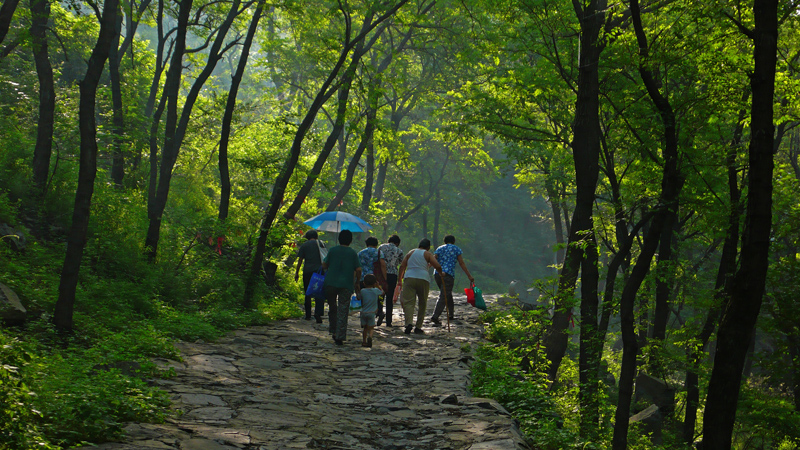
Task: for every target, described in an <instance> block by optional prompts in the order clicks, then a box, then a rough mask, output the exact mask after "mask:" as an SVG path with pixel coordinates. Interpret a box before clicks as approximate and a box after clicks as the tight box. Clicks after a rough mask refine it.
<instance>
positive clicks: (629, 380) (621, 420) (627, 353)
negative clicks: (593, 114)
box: [612, 0, 684, 450]
mask: <svg viewBox="0 0 800 450" xmlns="http://www.w3.org/2000/svg"><path fill="white" fill-rule="evenodd" d="M630 10H631V19H632V20H631V21H632V23H633V27H634V31H635V33H636V40H637V42H638V44H639V76H640V77H641V79H642V82H643V84H644V86H645V89H646V90H647V94H648V96H649V97H650V99H651V100H652V102H653V104H654V105H655V107H656V109H657V110H658V112H659V115H660V117H661V123H662V126H663V127H664V148H663V155H664V168H663V174H662V178H661V195H660V201H659V208H660V209H659V210H658V211H657V212H656V214H655V217H654V218H653V221H652V224H651V225H650V227H649V229H648V230H647V235H646V236H645V239H644V242H643V245H642V250H641V253H640V255H639V258H638V259H637V260H636V265H635V266H634V268H633V271H632V272H631V276H630V278H629V279H628V283H627V284H626V285H625V288H624V289H623V292H622V298H621V300H620V318H621V328H622V368H621V369H620V377H619V399H618V402H617V411H616V413H615V416H614V417H615V423H614V436H613V438H612V448H613V449H614V450H625V449H626V448H627V446H628V419H629V418H630V410H631V400H632V397H633V380H634V379H635V378H636V357H637V353H638V350H639V343H638V342H637V337H636V330H635V329H634V312H633V310H634V303H635V301H636V295H637V292H638V291H639V288H640V286H641V284H642V282H643V281H644V277H645V276H646V275H647V272H648V270H649V268H650V263H651V261H652V258H653V254H654V253H655V251H656V248H657V247H658V244H659V240H660V237H661V235H662V232H663V230H664V229H665V228H672V227H673V226H674V223H673V220H674V219H675V217H677V216H676V213H677V210H678V199H679V195H680V191H681V189H682V188H683V183H684V179H683V177H682V176H681V173H680V169H679V167H678V134H677V126H676V123H675V113H674V111H673V109H672V105H671V104H670V102H669V100H668V99H667V98H666V97H665V96H664V95H663V94H662V93H661V91H660V90H659V86H660V83H659V82H658V81H657V80H656V79H655V77H654V75H653V73H652V72H651V71H650V70H649V69H648V68H647V67H648V66H649V61H648V59H649V48H648V43H647V37H646V35H645V34H644V28H643V26H642V17H641V11H640V9H639V2H638V0H631V1H630Z"/></svg>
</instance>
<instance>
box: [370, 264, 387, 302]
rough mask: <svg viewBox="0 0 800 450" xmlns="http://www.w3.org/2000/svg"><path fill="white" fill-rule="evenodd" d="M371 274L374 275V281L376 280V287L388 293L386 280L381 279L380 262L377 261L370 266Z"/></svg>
mask: <svg viewBox="0 0 800 450" xmlns="http://www.w3.org/2000/svg"><path fill="white" fill-rule="evenodd" d="M372 274H373V275H375V279H377V280H378V286H380V287H381V289H383V292H385V293H387V294H388V293H389V284H388V283H387V282H386V278H384V277H383V273H381V260H380V259H378V260H377V261H375V263H374V264H372Z"/></svg>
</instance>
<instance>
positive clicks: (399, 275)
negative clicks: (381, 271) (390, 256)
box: [397, 250, 414, 285]
mask: <svg viewBox="0 0 800 450" xmlns="http://www.w3.org/2000/svg"><path fill="white" fill-rule="evenodd" d="M413 252H414V250H411V251H410V252H408V254H407V255H406V257H405V258H403V262H402V263H400V268H399V269H397V284H398V285H402V284H403V275H405V274H406V267H408V258H410V257H411V253H413Z"/></svg>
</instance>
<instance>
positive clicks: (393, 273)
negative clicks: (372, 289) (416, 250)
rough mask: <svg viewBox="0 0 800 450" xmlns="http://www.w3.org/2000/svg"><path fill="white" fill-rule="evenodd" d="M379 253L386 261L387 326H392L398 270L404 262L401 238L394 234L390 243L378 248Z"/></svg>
mask: <svg viewBox="0 0 800 450" xmlns="http://www.w3.org/2000/svg"><path fill="white" fill-rule="evenodd" d="M378 252H379V253H380V254H381V257H382V258H383V260H384V261H386V313H385V314H386V326H387V327H391V326H392V312H393V309H394V302H393V301H392V298H391V297H392V296H393V295H394V289H395V288H396V287H397V269H398V268H399V267H400V263H401V262H403V250H402V249H401V248H400V236H398V235H396V234H393V235H391V236H389V239H388V241H387V242H386V243H385V244H382V245H381V246H380V247H378Z"/></svg>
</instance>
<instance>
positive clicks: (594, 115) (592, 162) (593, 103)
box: [544, 0, 607, 380]
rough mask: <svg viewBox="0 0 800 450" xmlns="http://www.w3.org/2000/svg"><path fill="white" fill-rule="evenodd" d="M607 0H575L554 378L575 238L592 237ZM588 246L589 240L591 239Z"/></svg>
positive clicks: (577, 252) (553, 328)
mask: <svg viewBox="0 0 800 450" xmlns="http://www.w3.org/2000/svg"><path fill="white" fill-rule="evenodd" d="M606 4H607V2H606V0H591V1H589V2H588V4H585V5H583V9H580V6H581V5H580V3H578V2H575V3H574V6H575V14H576V15H577V17H578V20H579V22H580V27H581V33H580V46H581V54H580V61H579V69H578V97H577V101H576V102H575V122H574V124H573V127H572V135H573V140H572V158H573V160H574V162H575V184H576V188H577V189H576V195H575V210H574V211H573V213H572V221H571V222H572V223H571V226H569V239H568V241H567V253H566V255H565V257H564V266H563V267H562V269H561V272H560V273H559V276H558V294H557V296H556V305H555V313H554V314H553V319H552V322H551V324H550V326H549V328H548V330H547V333H546V335H545V339H544V341H545V354H546V355H547V359H548V361H550V364H549V366H548V369H547V375H548V378H550V380H555V379H556V375H557V373H558V368H559V366H560V365H561V360H562V359H563V358H564V354H565V353H566V351H567V341H568V338H569V336H568V334H567V327H568V326H569V318H570V317H571V315H572V303H573V295H574V291H575V284H576V282H577V279H578V270H579V268H580V266H581V260H582V259H583V255H582V253H583V250H581V248H579V244H578V243H579V242H582V241H583V240H584V239H586V238H590V240H591V241H594V238H593V229H594V224H593V219H592V217H593V207H594V197H595V190H596V189H597V178H598V176H599V171H600V169H599V167H600V166H599V155H600V112H599V111H600V71H599V62H600V54H601V53H602V51H603V48H604V44H603V43H602V42H601V41H600V40H599V36H600V29H601V28H602V26H603V22H604V20H605V10H606ZM590 245H591V244H590Z"/></svg>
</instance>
